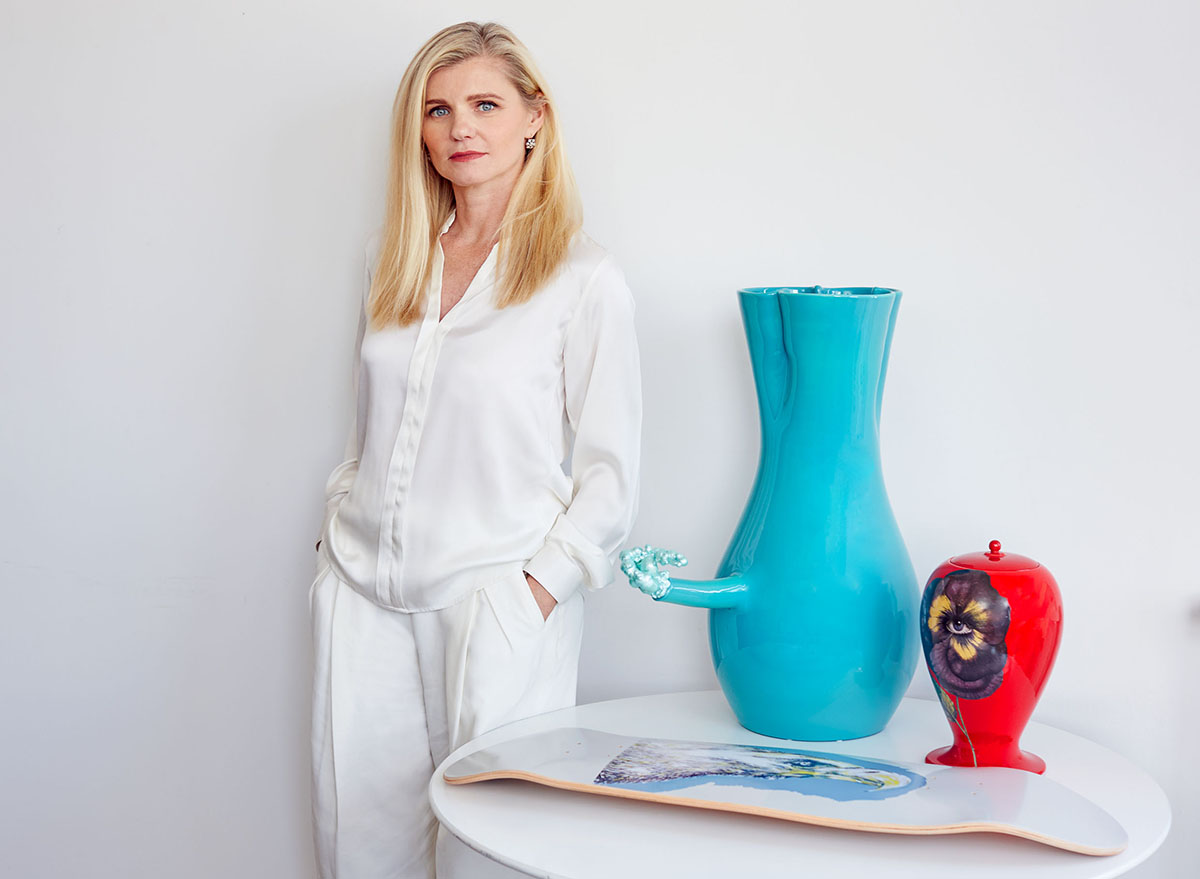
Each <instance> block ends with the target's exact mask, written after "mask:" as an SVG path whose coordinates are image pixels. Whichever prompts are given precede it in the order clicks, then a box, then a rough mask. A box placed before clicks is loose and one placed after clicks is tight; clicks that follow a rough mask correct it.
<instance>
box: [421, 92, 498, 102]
mask: <svg viewBox="0 0 1200 879" xmlns="http://www.w3.org/2000/svg"><path fill="white" fill-rule="evenodd" d="M467 100H468V101H499V100H500V96H499V95H493V94H491V93H490V92H488V93H486V94H482V95H467ZM425 103H426V104H427V105H428V104H448V103H450V102H449V101H447V100H445V99H443V98H430V99H429V100H427V101H426V102H425Z"/></svg>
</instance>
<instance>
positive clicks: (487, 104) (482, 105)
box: [479, 101, 496, 110]
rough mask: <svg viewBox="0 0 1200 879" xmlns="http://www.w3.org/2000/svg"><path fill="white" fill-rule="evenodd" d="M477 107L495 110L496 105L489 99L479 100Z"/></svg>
mask: <svg viewBox="0 0 1200 879" xmlns="http://www.w3.org/2000/svg"><path fill="white" fill-rule="evenodd" d="M479 109H480V110H495V109H496V105H495V104H493V103H492V102H491V101H480V102H479Z"/></svg>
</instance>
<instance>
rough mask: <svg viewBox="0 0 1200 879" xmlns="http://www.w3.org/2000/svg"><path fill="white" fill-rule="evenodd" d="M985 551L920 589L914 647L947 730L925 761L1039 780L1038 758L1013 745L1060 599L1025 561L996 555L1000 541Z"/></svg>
mask: <svg viewBox="0 0 1200 879" xmlns="http://www.w3.org/2000/svg"><path fill="white" fill-rule="evenodd" d="M989 550H990V551H989V552H977V553H970V554H969V555H961V556H955V557H954V558H952V559H950V560H949V561H946V562H943V563H942V564H941V565H940V566H939V567H938V568H937V570H935V571H934V572H933V573H932V574H931V575H930V577H929V581H928V582H927V583H926V584H925V593H924V596H923V598H922V601H921V615H920V617H919V619H920V622H921V643H922V645H923V646H924V648H925V662H926V664H927V665H928V667H929V675H930V677H931V678H933V687H934V689H935V690H936V691H937V694H938V698H939V699H940V700H941V703H942V709H943V710H944V711H945V712H946V718H947V719H948V720H949V721H950V728H951V730H952V731H953V733H954V744H952V745H950V746H949V747H946V748H938V749H937V750H935V751H930V752H929V754H928V755H926V757H925V762H927V763H938V764H941V765H943V766H1009V767H1012V768H1014V769H1025V770H1028V771H1030V772H1036V773H1038V774H1039V775H1040V774H1041V773H1042V772H1045V771H1046V763H1045V761H1044V760H1042V758H1041V757H1038V756H1037V755H1036V754H1030V753H1028V752H1026V751H1022V750H1021V748H1020V738H1021V733H1022V731H1024V729H1025V724H1027V723H1028V722H1029V717H1030V715H1031V714H1033V706H1034V705H1036V704H1037V700H1038V698H1039V697H1040V696H1041V695H1042V688H1043V687H1045V685H1046V679H1047V678H1049V677H1050V670H1051V669H1052V668H1053V667H1054V657H1055V655H1056V654H1057V653H1058V642H1059V639H1060V638H1061V637H1062V596H1061V595H1060V594H1059V591H1058V584H1057V583H1055V582H1054V577H1052V576H1051V575H1050V572H1049V571H1048V570H1047V569H1046V568H1045V567H1043V566H1042V565H1040V564H1038V563H1037V562H1035V561H1034V560H1033V559H1031V558H1027V557H1025V556H1022V555H1015V554H1013V553H1010V552H1001V551H1000V542H999V541H998V540H993V541H992V542H991V545H990V546H989Z"/></svg>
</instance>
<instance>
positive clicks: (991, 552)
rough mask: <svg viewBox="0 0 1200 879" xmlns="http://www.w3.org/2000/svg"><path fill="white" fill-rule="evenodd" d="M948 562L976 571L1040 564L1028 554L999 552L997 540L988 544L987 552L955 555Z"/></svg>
mask: <svg viewBox="0 0 1200 879" xmlns="http://www.w3.org/2000/svg"><path fill="white" fill-rule="evenodd" d="M950 564H952V565H958V567H960V568H971V569H973V570H976V571H1029V570H1032V569H1033V568H1040V567H1041V566H1042V565H1041V563H1040V562H1036V561H1034V560H1033V559H1031V558H1030V557H1029V556H1026V555H1017V554H1016V553H1015V552H1001V551H1000V541H999V540H993V541H992V542H991V543H990V544H988V551H987V552H969V553H967V554H966V555H956V556H954V558H952V559H950Z"/></svg>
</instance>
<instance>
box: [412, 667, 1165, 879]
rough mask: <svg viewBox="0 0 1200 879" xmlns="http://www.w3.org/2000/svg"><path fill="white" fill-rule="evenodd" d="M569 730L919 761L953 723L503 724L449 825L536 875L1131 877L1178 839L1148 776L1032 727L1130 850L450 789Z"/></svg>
mask: <svg viewBox="0 0 1200 879" xmlns="http://www.w3.org/2000/svg"><path fill="white" fill-rule="evenodd" d="M559 726H580V727H589V728H591V729H597V730H602V731H604V732H611V733H616V734H618V735H628V736H645V737H653V738H665V739H689V740H698V741H714V742H737V743H742V744H760V745H767V746H774V747H796V748H800V749H803V748H806V747H811V748H812V749H813V750H823V751H827V752H840V751H844V752H846V753H848V754H854V755H857V756H860V757H873V758H877V759H880V760H884V761H888V760H892V761H901V762H904V761H907V762H912V763H919V762H921V761H922V760H923V759H924V755H925V754H926V753H927V752H928V751H930V750H931V749H933V748H935V747H938V746H939V745H943V744H949V743H950V729H949V727H948V726H947V724H946V720H945V717H944V716H943V714H942V711H941V708H940V707H939V706H938V705H937V703H935V702H931V701H924V700H918V699H905V700H903V702H902V703H901V705H900V708H899V709H898V710H897V712H896V714H895V716H894V717H893V718H892V720H891V722H890V723H889V724H888V726H887V728H886V729H885V730H884V731H883V732H881V733H879V734H878V735H874V736H870V737H869V738H865V739H856V740H854V741H851V742H845V743H830V742H820V743H816V742H813V743H795V744H793V743H792V742H790V741H788V740H782V739H773V738H769V737H767V736H760V735H756V734H755V733H752V732H750V731H749V730H746V729H745V728H743V727H742V726H741V725H740V724H738V722H737V720H736V719H735V718H734V716H733V713H732V712H731V711H730V709H729V706H728V704H727V703H726V702H725V699H724V697H723V696H722V695H721V693H720V692H719V691H717V690H710V691H704V692H697V693H669V694H664V695H656V696H639V697H635V698H630V699H617V700H613V701H611V702H597V703H594V704H591V705H580V706H578V707H575V708H567V709H563V710H561V711H552V712H550V713H548V714H541V715H538V716H537V717H530V718H527V719H525V720H520V721H517V722H515V723H510V724H508V725H507V726H503V727H500V728H499V729H496V730H492V731H491V732H490V733H487V734H485V735H483V736H480V737H479V738H478V739H475V740H474V741H472V742H468V743H467V744H466V745H464V746H463V747H461V748H459V749H458V750H457V751H455V752H454V753H453V754H451V755H450V756H449V757H447V758H446V760H445V761H444V762H443V763H442V765H441V766H439V767H438V769H437V771H436V772H435V773H434V777H433V780H432V781H431V782H430V785H429V795H430V801H431V802H432V805H433V810H434V812H435V813H436V815H437V817H438V819H439V820H440V821H441V822H442V824H443V825H444V826H445V827H446V828H447V829H448V830H449V831H450V832H451V833H453V834H454V835H455V836H457V837H458V838H459V839H461V840H462V841H463V842H464V843H466V844H467V845H468V846H470V847H471V848H473V849H475V850H476V851H478V852H480V853H482V854H483V855H485V856H486V857H488V858H490V859H492V860H494V861H498V862H500V863H502V864H505V865H506V866H509V867H512V868H513V869H516V870H518V871H519V872H522V873H525V874H527V875H530V876H546V877H553V879H612V877H614V876H620V877H621V879H641V877H655V879H658V877H662V876H666V875H686V876H690V877H696V879H703V877H714V879H715V877H722V879H725V877H728V876H733V875H744V874H746V873H747V872H748V871H749V870H752V871H753V875H754V876H755V877H756V879H775V877H780V879H782V877H785V876H786V877H788V879H794V877H795V876H799V875H803V876H826V875H851V876H859V875H861V876H866V875H871V874H885V875H887V876H889V877H891V876H898V877H906V876H911V877H914V879H916V877H920V879H936V877H941V876H945V877H947V879H949V877H953V879H962V877H963V876H964V875H967V876H970V879H1009V877H1012V876H1014V875H1017V871H1028V872H1025V873H1024V875H1030V874H1032V875H1034V876H1037V875H1045V876H1053V877H1055V879H1084V877H1088V879H1105V877H1110V876H1119V875H1121V874H1122V873H1124V872H1126V871H1127V870H1130V869H1132V868H1133V867H1134V866H1136V865H1137V864H1139V863H1141V862H1142V861H1144V860H1145V859H1146V858H1147V857H1149V856H1150V855H1151V854H1152V853H1153V852H1154V851H1155V849H1157V848H1158V847H1159V845H1161V844H1162V841H1163V839H1165V838H1166V835H1167V831H1168V829H1169V828H1170V824H1171V809H1170V806H1169V805H1168V803H1167V798H1166V795H1165V794H1164V793H1163V791H1162V789H1161V788H1160V787H1159V786H1158V784H1157V783H1156V782H1155V781H1154V780H1153V779H1152V778H1151V777H1150V776H1149V775H1147V774H1146V773H1145V772H1144V771H1142V770H1141V769H1139V768H1138V767H1137V766H1135V765H1134V764H1133V763H1131V762H1130V761H1129V760H1127V759H1125V758H1124V757H1121V756H1120V755H1118V754H1116V753H1114V752H1112V751H1110V750H1108V749H1107V748H1103V747H1101V746H1100V745H1097V744H1096V743H1094V742H1091V741H1088V740H1087V739H1084V738H1082V737H1080V736H1076V735H1073V734H1071V733H1068V732H1064V731H1063V730H1060V729H1056V728H1054V727H1051V726H1046V725H1045V724H1039V723H1031V724H1029V726H1028V728H1027V729H1026V731H1025V734H1024V735H1023V736H1022V737H1021V745H1022V747H1023V748H1024V749H1026V750H1029V751H1033V752H1034V753H1036V754H1038V755H1039V756H1040V757H1043V758H1044V759H1045V760H1046V764H1047V769H1046V777H1047V778H1052V779H1054V780H1055V781H1057V782H1059V783H1060V784H1063V785H1066V786H1067V787H1069V788H1071V789H1073V790H1074V791H1075V792H1076V793H1079V794H1081V795H1082V796H1085V797H1087V798H1088V799H1090V800H1092V801H1093V802H1094V803H1096V804H1097V805H1099V806H1101V807H1102V808H1104V809H1105V810H1107V811H1108V812H1109V814H1111V815H1112V816H1113V817H1114V818H1116V819H1117V820H1118V821H1119V822H1121V824H1122V825H1123V826H1124V827H1125V830H1126V832H1127V833H1128V834H1129V847H1128V848H1127V849H1126V850H1125V851H1123V852H1122V853H1121V854H1119V855H1112V856H1110V857H1090V856H1087V855H1079V854H1073V853H1071V852H1066V851H1062V850H1060V849H1055V848H1050V847H1049V846H1045V845H1040V844H1038V843H1034V842H1030V841H1028V840H1023V839H1017V838H1015V837H1011V836H1004V835H1001V834H996V833H968V834H962V835H945V836H900V835H895V834H888V833H865V832H858V831H851V830H834V829H829V828H825V827H817V826H812V825H806V824H795V823H792V822H788V821H777V820H772V819H767V818H760V817H754V816H751V815H738V814H730V813H728V812H711V811H707V810H703V809H689V808H681V807H679V806H669V805H661V804H657V803H648V802H635V801H630V800H622V799H614V798H610V797H598V796H588V795H586V794H579V793H572V792H570V791H563V790H557V789H554V788H549V787H544V786H542V785H538V784H530V783H528V782H522V781H509V780H502V781H488V782H481V783H477V784H467V785H449V784H446V782H445V781H444V780H443V779H442V772H443V770H444V769H445V767H446V766H449V765H450V764H451V763H453V762H454V761H456V760H458V759H459V758H461V757H464V756H466V755H467V754H471V753H473V752H475V751H477V750H479V749H480V748H484V747H487V746H489V745H493V744H496V743H497V742H502V741H507V740H508V739H512V738H516V737H518V736H523V735H528V734H530V733H534V732H540V731H542V730H546V729H552V728H554V727H559Z"/></svg>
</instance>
